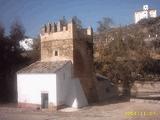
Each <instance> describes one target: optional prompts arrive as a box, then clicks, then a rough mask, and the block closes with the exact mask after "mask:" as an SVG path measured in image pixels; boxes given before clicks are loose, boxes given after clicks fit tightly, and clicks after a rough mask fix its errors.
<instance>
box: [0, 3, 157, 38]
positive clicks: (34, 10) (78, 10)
mask: <svg viewBox="0 0 160 120" xmlns="http://www.w3.org/2000/svg"><path fill="white" fill-rule="evenodd" d="M144 4H148V5H149V7H151V8H155V9H157V10H158V11H160V0H0V22H1V23H3V24H4V26H5V28H6V31H7V32H8V31H9V27H10V25H11V23H12V22H13V21H14V20H15V19H17V18H18V19H20V20H21V22H22V23H23V25H24V27H25V30H26V35H29V36H31V37H36V36H37V35H38V34H39V31H40V28H41V26H42V25H43V24H45V23H48V22H52V21H58V20H59V19H60V18H62V17H63V16H65V17H66V18H68V19H69V18H71V17H72V16H77V17H79V18H80V19H81V20H82V22H83V25H84V26H85V27H87V26H92V27H93V28H94V30H96V27H97V21H99V20H101V19H102V17H110V18H112V19H113V21H114V23H115V25H117V26H118V25H127V24H131V23H133V22H134V16H133V15H134V12H135V11H136V10H140V9H142V6H143V5H144Z"/></svg>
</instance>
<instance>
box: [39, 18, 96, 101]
mask: <svg viewBox="0 0 160 120" xmlns="http://www.w3.org/2000/svg"><path fill="white" fill-rule="evenodd" d="M55 51H58V56H55ZM66 59H69V60H71V61H72V62H73V77H74V78H78V79H79V80H80V82H81V85H82V87H83V90H84V93H85V95H86V97H87V99H88V102H93V101H96V100H97V93H96V87H95V82H94V81H95V73H94V67H93V31H92V28H88V29H77V28H76V25H75V24H74V22H73V21H72V22H70V23H68V24H67V25H65V26H63V25H61V24H60V22H59V24H55V23H54V24H53V25H51V24H48V25H45V26H44V27H43V28H42V33H41V60H42V61H43V60H45V61H53V60H66Z"/></svg>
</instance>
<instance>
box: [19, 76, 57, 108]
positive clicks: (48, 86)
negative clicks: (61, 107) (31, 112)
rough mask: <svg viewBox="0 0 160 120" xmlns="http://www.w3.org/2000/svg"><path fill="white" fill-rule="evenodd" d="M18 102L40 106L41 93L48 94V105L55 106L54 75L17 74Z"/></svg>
mask: <svg viewBox="0 0 160 120" xmlns="http://www.w3.org/2000/svg"><path fill="white" fill-rule="evenodd" d="M17 87H18V102H22V103H32V104H41V92H43V91H46V92H48V97H49V103H53V104H54V105H57V98H56V96H57V92H56V91H57V90H56V75H55V74H18V75H17Z"/></svg>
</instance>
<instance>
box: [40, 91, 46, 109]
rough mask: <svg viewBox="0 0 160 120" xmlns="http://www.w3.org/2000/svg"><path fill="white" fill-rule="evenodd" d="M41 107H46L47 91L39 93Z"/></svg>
mask: <svg viewBox="0 0 160 120" xmlns="http://www.w3.org/2000/svg"><path fill="white" fill-rule="evenodd" d="M41 108H42V109H45V108H48V93H41Z"/></svg>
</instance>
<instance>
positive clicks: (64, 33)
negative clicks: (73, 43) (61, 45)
mask: <svg viewBox="0 0 160 120" xmlns="http://www.w3.org/2000/svg"><path fill="white" fill-rule="evenodd" d="M73 35H75V36H73ZM91 35H93V30H92V28H91V27H88V28H86V29H84V28H81V29H80V28H77V26H76V24H75V22H74V21H73V20H71V21H70V22H68V23H66V24H64V23H63V22H62V21H58V22H57V23H55V22H53V23H48V24H45V25H43V27H42V28H41V33H40V36H41V41H50V40H60V39H72V38H73V37H74V38H76V37H81V38H86V37H87V36H91Z"/></svg>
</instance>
